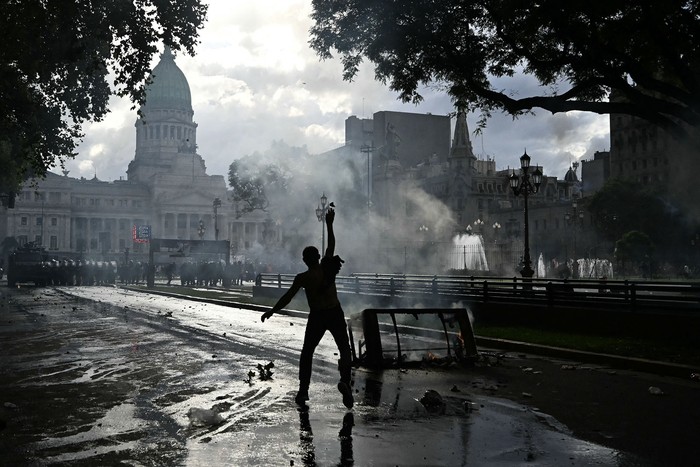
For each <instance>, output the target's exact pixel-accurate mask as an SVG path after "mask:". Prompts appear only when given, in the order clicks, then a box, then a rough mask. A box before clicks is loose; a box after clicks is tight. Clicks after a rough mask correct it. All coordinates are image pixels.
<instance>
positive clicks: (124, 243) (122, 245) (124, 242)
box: [119, 238, 126, 251]
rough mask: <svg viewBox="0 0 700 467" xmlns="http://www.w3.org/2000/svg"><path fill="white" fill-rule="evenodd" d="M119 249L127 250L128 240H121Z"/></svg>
mask: <svg viewBox="0 0 700 467" xmlns="http://www.w3.org/2000/svg"><path fill="white" fill-rule="evenodd" d="M119 249H120V250H122V251H123V250H126V240H124V239H123V238H120V239H119Z"/></svg>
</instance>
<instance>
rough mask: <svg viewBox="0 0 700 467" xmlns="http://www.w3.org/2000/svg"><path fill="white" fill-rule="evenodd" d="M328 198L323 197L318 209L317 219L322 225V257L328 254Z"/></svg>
mask: <svg viewBox="0 0 700 467" xmlns="http://www.w3.org/2000/svg"><path fill="white" fill-rule="evenodd" d="M327 202H328V198H327V197H326V194H325V193H323V194H322V195H321V204H319V205H318V207H317V208H316V218H317V219H318V221H319V222H320V223H321V256H323V255H325V254H326V213H327V212H328V207H326V203H327Z"/></svg>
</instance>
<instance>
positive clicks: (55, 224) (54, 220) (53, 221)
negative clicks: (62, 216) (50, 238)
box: [51, 217, 58, 227]
mask: <svg viewBox="0 0 700 467" xmlns="http://www.w3.org/2000/svg"><path fill="white" fill-rule="evenodd" d="M57 225H58V219H57V218H55V217H52V218H51V227H56V226H57Z"/></svg>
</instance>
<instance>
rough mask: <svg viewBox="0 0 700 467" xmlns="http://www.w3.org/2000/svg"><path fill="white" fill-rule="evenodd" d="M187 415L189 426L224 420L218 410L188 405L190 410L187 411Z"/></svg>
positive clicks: (217, 422) (206, 424)
mask: <svg viewBox="0 0 700 467" xmlns="http://www.w3.org/2000/svg"><path fill="white" fill-rule="evenodd" d="M187 417H188V418H189V419H190V425H191V426H198V427H199V426H212V425H218V424H220V423H222V422H223V421H224V417H222V416H221V414H220V413H219V412H216V411H214V410H209V409H201V408H199V407H190V410H188V411H187Z"/></svg>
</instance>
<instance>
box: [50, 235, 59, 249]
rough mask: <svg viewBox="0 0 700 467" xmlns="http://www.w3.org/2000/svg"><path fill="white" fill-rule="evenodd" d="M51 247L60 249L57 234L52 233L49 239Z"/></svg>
mask: <svg viewBox="0 0 700 467" xmlns="http://www.w3.org/2000/svg"><path fill="white" fill-rule="evenodd" d="M49 249H51V250H58V237H57V236H55V235H51V238H50V239H49Z"/></svg>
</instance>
